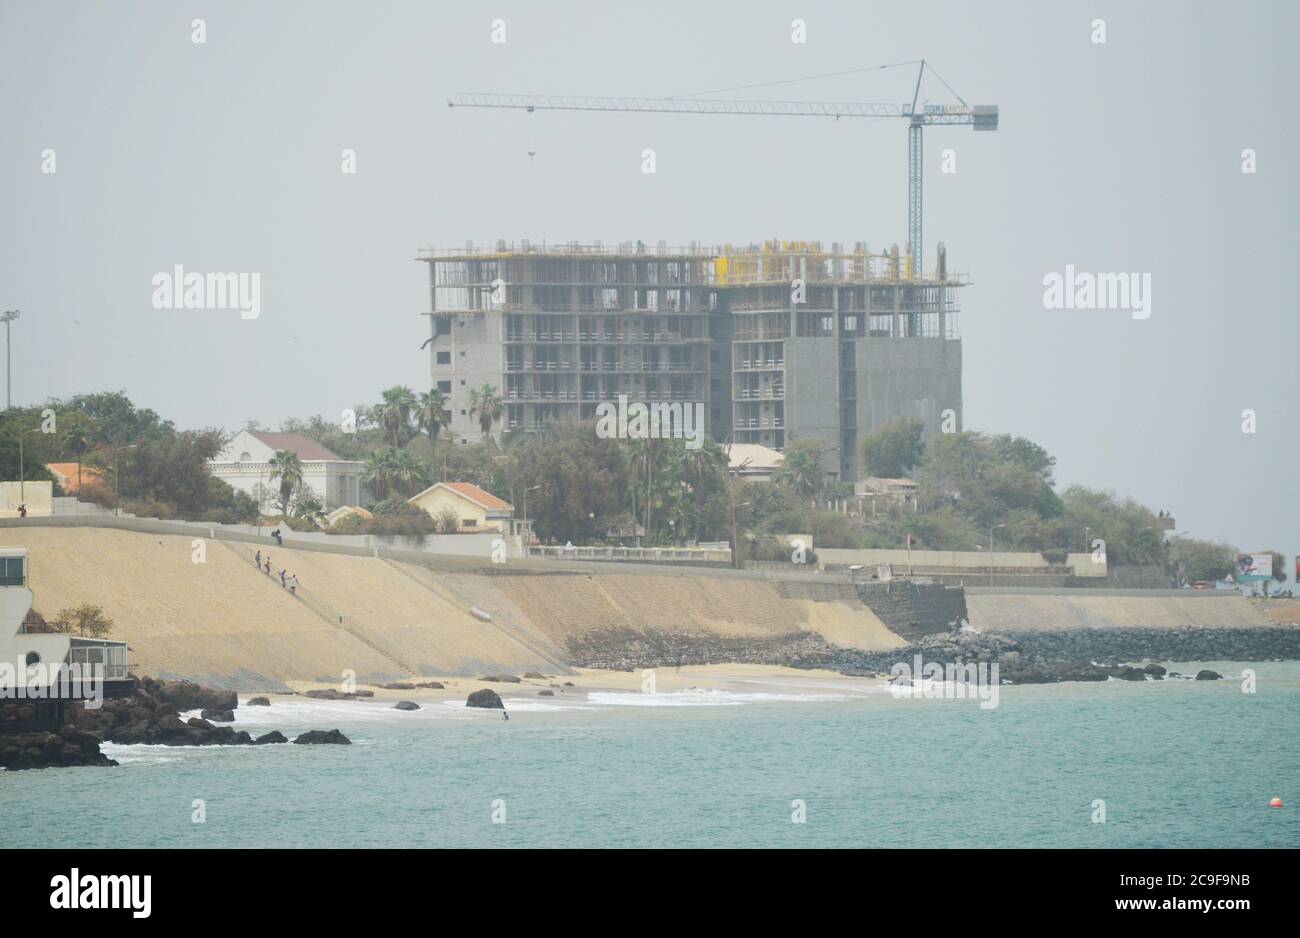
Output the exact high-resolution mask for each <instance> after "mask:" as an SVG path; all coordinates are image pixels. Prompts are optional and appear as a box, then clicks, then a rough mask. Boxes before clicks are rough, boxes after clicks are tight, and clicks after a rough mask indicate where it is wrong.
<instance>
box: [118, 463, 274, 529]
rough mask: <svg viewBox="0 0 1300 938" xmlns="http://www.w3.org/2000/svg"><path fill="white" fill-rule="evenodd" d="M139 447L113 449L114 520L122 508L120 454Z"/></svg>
mask: <svg viewBox="0 0 1300 938" xmlns="http://www.w3.org/2000/svg"><path fill="white" fill-rule="evenodd" d="M139 445H140V444H139V443H128V444H127V445H126V446H114V447H113V517H114V518H116V517H117V516H118V515H120V514H121V513H122V507H121V505H120V504H119V503H118V497H117V493H118V484H117V480H118V476H119V475H120V473H118V471H117V469H118V464H119V461H120V460H119V457H120V456H121V454H122V450H124V449H135V448H136V447H137V446H139ZM261 520H262V518H261V508H260V507H259V508H258V525H259V527H260V525H261Z"/></svg>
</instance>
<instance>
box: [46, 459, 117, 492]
mask: <svg viewBox="0 0 1300 938" xmlns="http://www.w3.org/2000/svg"><path fill="white" fill-rule="evenodd" d="M45 468H47V469H49V470H50V472H52V473H54V475H55V477H56V478H57V479H58V480H59V485H60V486H62V487H63V491H64V492H66V493H67V494H69V495H76V494H78V491H77V464H76V463H75V462H52V463H46V464H45ZM103 481H104V476H103V473H102V472H100V470H99V469H96V468H95V467H94V466H87V465H86V464H85V463H82V465H81V484H82V485H84V486H85V487H86V488H91V487H92V486H95V485H99V484H100V483H102V482H103Z"/></svg>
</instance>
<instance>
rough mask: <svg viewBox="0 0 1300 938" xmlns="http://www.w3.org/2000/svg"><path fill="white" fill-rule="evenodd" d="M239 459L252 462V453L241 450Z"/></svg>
mask: <svg viewBox="0 0 1300 938" xmlns="http://www.w3.org/2000/svg"><path fill="white" fill-rule="evenodd" d="M239 461H240V462H252V461H253V454H252V453H250V452H248V451H247V450H245V451H244V452H242V453H240V454H239Z"/></svg>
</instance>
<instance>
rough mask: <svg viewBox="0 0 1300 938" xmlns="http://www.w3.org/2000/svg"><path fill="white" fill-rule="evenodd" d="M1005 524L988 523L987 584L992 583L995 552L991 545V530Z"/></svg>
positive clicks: (990, 584)
mask: <svg viewBox="0 0 1300 938" xmlns="http://www.w3.org/2000/svg"><path fill="white" fill-rule="evenodd" d="M1005 527H1006V525H1005V524H990V525H989V586H992V585H993V555H994V553H996V551H995V550H994V547H993V532H994V531H996V530H997V529H998V528H1005Z"/></svg>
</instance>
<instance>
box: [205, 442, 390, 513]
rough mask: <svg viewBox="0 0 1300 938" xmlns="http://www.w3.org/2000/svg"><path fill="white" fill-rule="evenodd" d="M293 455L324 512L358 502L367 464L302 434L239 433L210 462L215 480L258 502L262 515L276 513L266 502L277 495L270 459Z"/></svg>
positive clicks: (278, 486)
mask: <svg viewBox="0 0 1300 938" xmlns="http://www.w3.org/2000/svg"><path fill="white" fill-rule="evenodd" d="M282 449H284V450H289V451H290V452H291V453H296V454H297V456H298V460H299V462H301V463H302V481H303V484H304V485H305V486H306V487H307V488H309V489H311V491H312V494H313V495H314V496H315V497H316V498H317V499H319V500H320V502H321V503H322V504H323V505H324V506H325V510H326V511H330V510H332V509H334V508H339V507H341V506H343V505H359V504H361V499H362V491H363V487H362V483H361V474H362V473H363V472H364V471H365V467H366V464H365V463H364V462H358V461H356V460H351V459H340V458H339V457H338V456H337V455H335V454H334V453H332V452H330V451H329V450H328V449H326V448H325V447H324V446H321V445H320V444H319V443H317V442H316V441H315V440H313V439H309V438H308V437H305V436H303V435H302V434H301V433H267V432H265V431H262V430H240V431H239V432H238V433H236V434H235V436H234V437H233V438H232V439H231V440H230V442H228V443H227V444H226V446H225V448H224V449H223V450H222V451H221V452H220V453H218V454H217V455H216V458H214V459H212V460H211V461H209V463H208V469H209V470H210V471H211V473H212V475H213V477H214V478H217V479H220V480H222V481H223V482H228V483H229V484H230V485H231V486H232V487H234V488H235V489H237V490H239V491H241V492H247V493H248V494H249V495H252V496H253V497H254V498H259V496H262V497H261V502H262V504H263V506H264V510H265V511H267V512H270V511H273V510H274V509H272V508H271V506H270V501H271V500H273V499H274V498H276V497H277V496H278V493H279V491H280V483H279V480H278V479H275V480H273V479H272V478H271V465H270V463H271V458H272V457H273V456H275V454H276V452H277V451H279V450H282Z"/></svg>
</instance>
